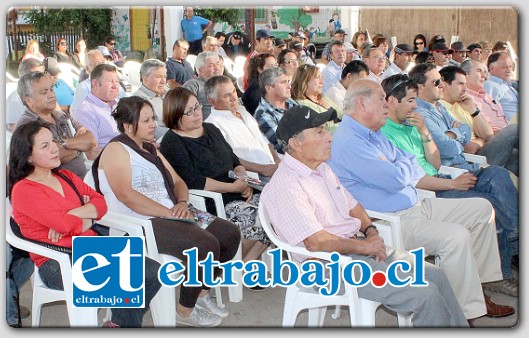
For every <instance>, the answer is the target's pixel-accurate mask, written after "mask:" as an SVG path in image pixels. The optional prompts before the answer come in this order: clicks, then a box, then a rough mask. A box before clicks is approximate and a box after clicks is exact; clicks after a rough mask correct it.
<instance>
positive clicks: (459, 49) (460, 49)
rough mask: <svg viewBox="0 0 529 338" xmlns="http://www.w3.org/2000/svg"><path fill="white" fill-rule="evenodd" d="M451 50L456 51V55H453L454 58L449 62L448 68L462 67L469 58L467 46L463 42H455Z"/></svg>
mask: <svg viewBox="0 0 529 338" xmlns="http://www.w3.org/2000/svg"><path fill="white" fill-rule="evenodd" d="M450 48H452V49H453V50H454V54H452V58H451V59H450V61H448V66H456V67H461V64H462V63H463V61H465V59H466V58H467V52H468V49H466V48H465V45H464V44H463V42H461V41H456V42H453V43H452V44H451V45H450Z"/></svg>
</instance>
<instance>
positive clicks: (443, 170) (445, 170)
mask: <svg viewBox="0 0 529 338" xmlns="http://www.w3.org/2000/svg"><path fill="white" fill-rule="evenodd" d="M438 172H439V174H442V175H449V176H450V177H451V178H452V179H453V180H455V179H456V178H458V177H459V176H461V175H462V174H464V173H466V172H468V170H466V169H461V168H455V167H448V166H445V165H442V166H441V167H440V168H439V171H438Z"/></svg>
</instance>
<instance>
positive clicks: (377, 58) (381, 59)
mask: <svg viewBox="0 0 529 338" xmlns="http://www.w3.org/2000/svg"><path fill="white" fill-rule="evenodd" d="M386 59H387V58H386V57H385V56H383V55H378V56H375V61H384V62H386Z"/></svg>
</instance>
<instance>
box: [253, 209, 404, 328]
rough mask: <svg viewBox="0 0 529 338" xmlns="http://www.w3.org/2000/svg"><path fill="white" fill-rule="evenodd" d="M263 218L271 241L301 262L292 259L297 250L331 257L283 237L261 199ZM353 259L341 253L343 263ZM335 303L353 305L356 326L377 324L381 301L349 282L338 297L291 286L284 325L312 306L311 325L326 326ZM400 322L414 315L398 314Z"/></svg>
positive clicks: (309, 321) (307, 254)
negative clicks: (364, 295)
mask: <svg viewBox="0 0 529 338" xmlns="http://www.w3.org/2000/svg"><path fill="white" fill-rule="evenodd" d="M259 219H260V221H261V225H262V226H263V228H264V230H265V231H266V234H267V235H268V237H269V238H270V240H271V241H272V242H274V244H275V245H276V246H277V247H278V248H280V249H281V250H284V251H286V252H287V254H288V258H289V260H291V261H293V262H296V263H297V261H296V260H295V259H293V258H292V254H293V253H295V254H299V255H304V256H309V257H314V258H318V259H322V260H327V261H330V260H331V253H330V252H321V251H308V250H307V249H305V248H303V247H299V246H292V245H290V244H288V243H287V242H285V241H283V240H282V239H280V238H279V236H278V235H277V234H276V232H275V230H274V229H273V226H272V225H271V224H270V220H269V218H268V214H267V212H266V210H265V207H264V206H263V204H262V203H261V202H260V203H259ZM351 261H352V258H351V257H347V256H344V255H340V259H339V264H340V265H342V266H345V265H347V264H348V263H349V262H351ZM332 305H336V306H340V305H347V306H349V317H350V321H351V326H352V327H358V326H365V327H374V326H375V313H376V309H377V308H378V306H379V305H380V303H378V302H374V301H370V300H367V299H363V298H360V297H358V293H357V290H356V288H355V287H353V286H351V285H348V284H347V283H345V293H344V294H343V295H334V296H322V295H320V294H319V293H318V292H317V291H315V290H313V289H309V288H306V287H303V286H301V285H298V284H293V285H290V286H288V287H287V291H286V295H285V303H284V307H283V323H282V325H283V327H293V326H295V324H296V318H297V316H298V313H299V312H300V311H302V310H304V309H308V311H309V318H308V326H309V327H321V326H323V322H324V319H325V313H326V310H327V307H328V306H332ZM398 322H399V325H400V326H412V325H411V316H403V315H398Z"/></svg>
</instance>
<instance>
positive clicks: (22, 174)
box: [7, 119, 51, 197]
mask: <svg viewBox="0 0 529 338" xmlns="http://www.w3.org/2000/svg"><path fill="white" fill-rule="evenodd" d="M42 128H46V129H48V130H50V127H49V126H48V124H47V123H46V122H44V121H42V120H41V119H38V120H35V121H31V122H28V123H24V124H22V125H20V126H17V128H16V129H15V131H14V132H13V136H12V137H11V144H10V145H9V166H8V169H7V173H8V175H7V176H8V189H9V190H8V192H9V197H11V193H12V191H13V187H14V186H15V184H16V183H17V182H18V181H20V180H22V179H24V178H26V177H27V176H28V175H30V174H31V173H32V172H33V170H35V166H34V165H33V164H32V163H29V162H28V160H29V157H30V156H31V153H32V152H33V145H34V144H35V135H37V134H38V132H39V131H40V130H41V129H42ZM50 131H51V130H50Z"/></svg>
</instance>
